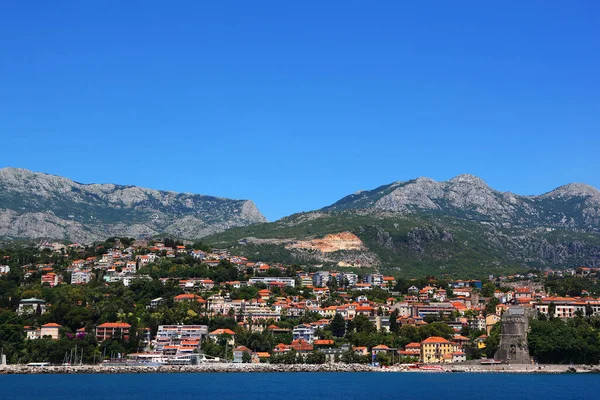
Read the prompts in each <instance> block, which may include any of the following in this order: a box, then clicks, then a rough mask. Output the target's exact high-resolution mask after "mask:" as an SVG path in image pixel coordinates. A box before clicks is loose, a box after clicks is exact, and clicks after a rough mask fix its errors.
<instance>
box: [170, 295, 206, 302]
mask: <svg viewBox="0 0 600 400" xmlns="http://www.w3.org/2000/svg"><path fill="white" fill-rule="evenodd" d="M173 301H174V302H175V303H186V302H191V301H196V302H198V303H206V300H204V299H203V298H202V297H200V296H198V295H197V294H194V293H183V294H179V295H177V296H175V297H174V298H173Z"/></svg>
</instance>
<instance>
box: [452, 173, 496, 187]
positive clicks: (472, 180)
mask: <svg viewBox="0 0 600 400" xmlns="http://www.w3.org/2000/svg"><path fill="white" fill-rule="evenodd" d="M448 183H450V184H455V185H469V186H473V187H485V188H487V187H489V186H488V184H487V183H485V181H484V180H483V179H481V178H480V177H478V176H475V175H471V174H461V175H457V176H455V177H454V178H452V179H450V180H449V181H448Z"/></svg>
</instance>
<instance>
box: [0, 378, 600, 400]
mask: <svg viewBox="0 0 600 400" xmlns="http://www.w3.org/2000/svg"><path fill="white" fill-rule="evenodd" d="M599 393H600V375H508V374H497V375H495V374H467V373H459V374H450V373H446V374H412V373H198V374H139V375H137V374H136V375H0V399H43V400H47V399H49V400H59V399H61V400H62V399H65V400H66V399H69V400H79V399H81V400H83V399H85V400H94V399H98V400H100V399H101V400H113V399H132V400H133V399H144V400H148V399H168V400H182V399H193V398H198V399H211V400H212V399H214V400H221V399H245V400H246V399H247V400H258V399H260V400H264V399H278V400H294V399H301V400H308V399H336V400H350V399H361V400H362V399H411V400H413V399H456V400H469V399H477V400H488V399H502V400H506V399H511V400H512V399H535V400H553V399H557V400H558V399H560V400H564V399H592V398H595V397H596V396H597V395H598V394H599Z"/></svg>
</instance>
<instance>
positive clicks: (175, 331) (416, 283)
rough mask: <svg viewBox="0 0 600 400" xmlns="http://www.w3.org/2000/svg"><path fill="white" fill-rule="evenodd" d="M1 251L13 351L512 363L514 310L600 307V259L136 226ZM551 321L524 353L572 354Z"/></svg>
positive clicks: (131, 359)
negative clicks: (389, 247) (460, 267)
mask: <svg viewBox="0 0 600 400" xmlns="http://www.w3.org/2000/svg"><path fill="white" fill-rule="evenodd" d="M0 255H1V257H2V258H1V264H2V265H0V290H1V291H0V307H1V310H0V322H1V324H0V333H1V335H0V343H1V345H2V346H1V347H2V349H3V350H2V352H3V354H2V361H3V363H13V364H17V363H53V364H59V365H60V364H68V365H70V364H73V363H88V364H90V363H94V364H102V365H191V364H192V365H193V364H198V363H203V362H231V363H273V364H295V363H307V364H323V363H364V364H373V365H379V366H389V365H396V364H405V365H421V364H423V365H427V364H466V363H469V362H484V363H485V362H487V363H501V362H504V363H510V362H511V359H510V352H508V353H507V354H508V355H507V356H506V357H504V359H498V357H496V358H495V355H496V354H497V351H498V348H499V346H500V341H501V337H502V333H503V332H501V324H502V319H503V316H505V315H507V314H508V313H510V312H511V310H513V313H514V310H518V312H520V313H522V314H523V315H528V316H530V317H531V318H533V319H534V320H535V322H533V324H543V323H545V324H550V323H554V324H558V323H560V324H563V325H564V326H565V327H567V326H569V325H568V324H569V323H571V322H569V321H576V320H582V321H588V322H586V323H588V324H589V325H590V326H593V327H595V328H598V321H597V318H596V316H598V315H600V299H598V297H597V296H598V294H599V293H598V292H597V285H596V277H597V275H598V272H599V270H600V269H594V268H575V269H574V268H565V269H560V270H559V269H555V270H550V269H548V270H545V271H540V270H535V271H528V272H523V273H518V274H514V275H510V276H493V275H489V276H487V277H482V279H464V280H463V279H456V278H451V277H433V276H425V277H416V278H406V277H397V276H393V275H386V274H383V273H379V272H378V271H376V270H373V269H358V270H357V269H342V268H340V269H338V270H332V269H324V268H322V267H319V266H301V265H279V264H270V265H269V264H267V263H264V262H260V261H251V260H248V259H247V258H245V257H240V256H236V255H233V254H230V252H229V251H227V250H224V249H212V248H210V247H208V246H206V245H204V244H201V243H199V244H192V243H185V244H184V243H183V242H177V241H174V240H170V239H165V240H161V241H158V240H133V239H127V238H120V239H119V238H111V239H109V240H107V241H106V242H104V243H101V244H97V245H95V246H91V247H90V246H83V245H80V244H68V245H65V244H62V243H41V244H40V245H38V246H36V247H30V248H25V249H23V248H21V249H16V248H15V249H12V248H4V249H2V250H0ZM554 321H557V322H554ZM577 323H578V324H581V323H580V322H577ZM545 326H546V325H543V326H542V325H540V326H539V327H538V326H537V325H535V326H532V327H531V329H530V331H531V333H530V338H529V345H528V347H529V348H528V349H527V352H528V354H529V353H531V358H529V356H527V358H526V362H544V361H546V362H556V361H559V362H569V361H573V360H572V359H571V358H568V359H561V360H557V359H555V358H552V357H555V354H554V353H553V352H554V351H556V352H558V350H556V349H550V350H548V349H544V348H543V346H540V345H539V343H537V342H536V340H538V339H539V338H538V334H537V333H536V332H537V331H534V330H536V329H543V327H545ZM557 326H558V325H557ZM504 333H505V334H506V332H504ZM505 336H506V335H505ZM525 340H527V339H526V338H525ZM523 347H527V345H523ZM500 353H502V352H498V354H500ZM563 353H564V352H563ZM561 354H562V353H561ZM586 354H587V356H586V357H588V358H586V359H585V360H581V361H584V362H596V363H597V362H598V357H600V352H596V353H594V352H589V353H586ZM569 357H571V356H569ZM573 357H575V355H573ZM512 361H513V362H515V361H516V358H515V357H513V360H512ZM578 361H579V360H578Z"/></svg>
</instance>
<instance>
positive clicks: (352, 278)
mask: <svg viewBox="0 0 600 400" xmlns="http://www.w3.org/2000/svg"><path fill="white" fill-rule="evenodd" d="M337 278H338V280H339V284H340V286H342V285H343V284H344V282H345V281H347V282H348V286H354V285H356V283H357V282H358V275H356V274H353V273H346V272H344V273H341V274H338V275H337Z"/></svg>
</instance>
